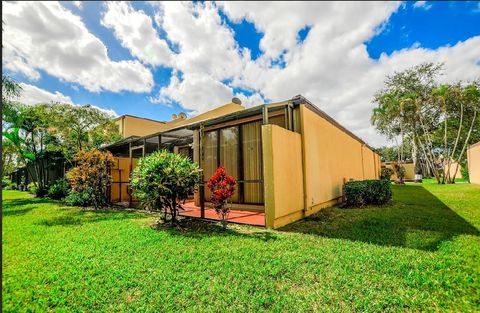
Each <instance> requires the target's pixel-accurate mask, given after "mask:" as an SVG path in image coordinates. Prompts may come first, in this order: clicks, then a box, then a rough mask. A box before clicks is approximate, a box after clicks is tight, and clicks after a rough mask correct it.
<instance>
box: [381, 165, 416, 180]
mask: <svg viewBox="0 0 480 313" xmlns="http://www.w3.org/2000/svg"><path fill="white" fill-rule="evenodd" d="M394 163H395V162H382V168H391V169H392V170H393V175H392V177H391V178H390V179H391V180H398V177H397V173H396V171H395V168H394V167H393V164H394ZM402 166H403V167H404V168H405V177H404V178H403V180H405V181H415V164H413V162H405V163H402Z"/></svg>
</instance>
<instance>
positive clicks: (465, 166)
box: [460, 163, 470, 182]
mask: <svg viewBox="0 0 480 313" xmlns="http://www.w3.org/2000/svg"><path fill="white" fill-rule="evenodd" d="M460 173H462V178H464V179H465V180H466V181H467V182H470V176H469V174H468V164H467V163H465V164H462V168H461V169H460Z"/></svg>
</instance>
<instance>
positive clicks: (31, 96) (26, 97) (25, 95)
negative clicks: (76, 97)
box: [16, 83, 118, 117]
mask: <svg viewBox="0 0 480 313" xmlns="http://www.w3.org/2000/svg"><path fill="white" fill-rule="evenodd" d="M19 85H20V87H21V88H22V90H21V92H20V96H19V97H18V98H17V99H16V101H18V102H21V103H23V104H26V105H35V104H39V103H67V104H71V105H79V104H76V103H73V101H72V99H71V98H70V97H69V96H66V95H64V94H63V93H61V92H59V91H55V92H50V91H47V90H45V89H41V88H38V87H37V86H34V85H30V84H25V83H20V84H19ZM92 107H94V108H97V109H99V110H100V111H103V112H105V113H107V114H108V115H110V116H112V117H116V116H118V114H117V113H116V112H115V111H114V110H112V109H104V108H100V107H98V106H95V105H92Z"/></svg>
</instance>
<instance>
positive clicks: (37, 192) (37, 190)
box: [27, 182, 48, 198]
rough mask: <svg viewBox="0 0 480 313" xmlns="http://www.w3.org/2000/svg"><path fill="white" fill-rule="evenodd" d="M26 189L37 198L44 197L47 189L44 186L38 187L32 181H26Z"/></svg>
mask: <svg viewBox="0 0 480 313" xmlns="http://www.w3.org/2000/svg"><path fill="white" fill-rule="evenodd" d="M27 190H28V192H29V193H31V194H32V195H34V196H35V197H37V198H41V197H44V196H45V195H46V194H47V193H48V190H47V188H46V187H44V186H42V187H40V186H38V185H37V184H36V183H34V182H30V183H28V185H27Z"/></svg>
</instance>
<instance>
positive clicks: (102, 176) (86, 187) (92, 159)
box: [67, 150, 114, 208]
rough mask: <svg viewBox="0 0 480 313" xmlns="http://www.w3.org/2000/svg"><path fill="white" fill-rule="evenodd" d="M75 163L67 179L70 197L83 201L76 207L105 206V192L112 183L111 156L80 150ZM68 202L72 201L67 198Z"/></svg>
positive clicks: (106, 196)
mask: <svg viewBox="0 0 480 313" xmlns="http://www.w3.org/2000/svg"><path fill="white" fill-rule="evenodd" d="M75 161H76V163H77V166H76V167H74V168H73V169H71V170H70V171H69V172H68V173H67V178H68V181H69V182H70V185H71V186H72V194H74V195H72V196H71V197H72V198H75V199H83V200H82V201H79V202H78V204H76V205H79V206H93V207H95V208H99V207H104V206H106V205H107V204H108V203H109V198H108V195H107V190H108V187H109V186H110V184H111V181H112V177H111V175H110V168H111V167H112V166H113V165H114V159H113V156H112V154H111V153H110V152H102V151H99V150H91V151H83V150H81V151H79V152H78V153H77V154H76V156H75ZM77 194H80V195H77ZM70 200H72V199H71V198H69V200H68V201H70ZM68 201H67V202H68ZM72 201H73V200H72ZM70 203H72V202H70Z"/></svg>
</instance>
